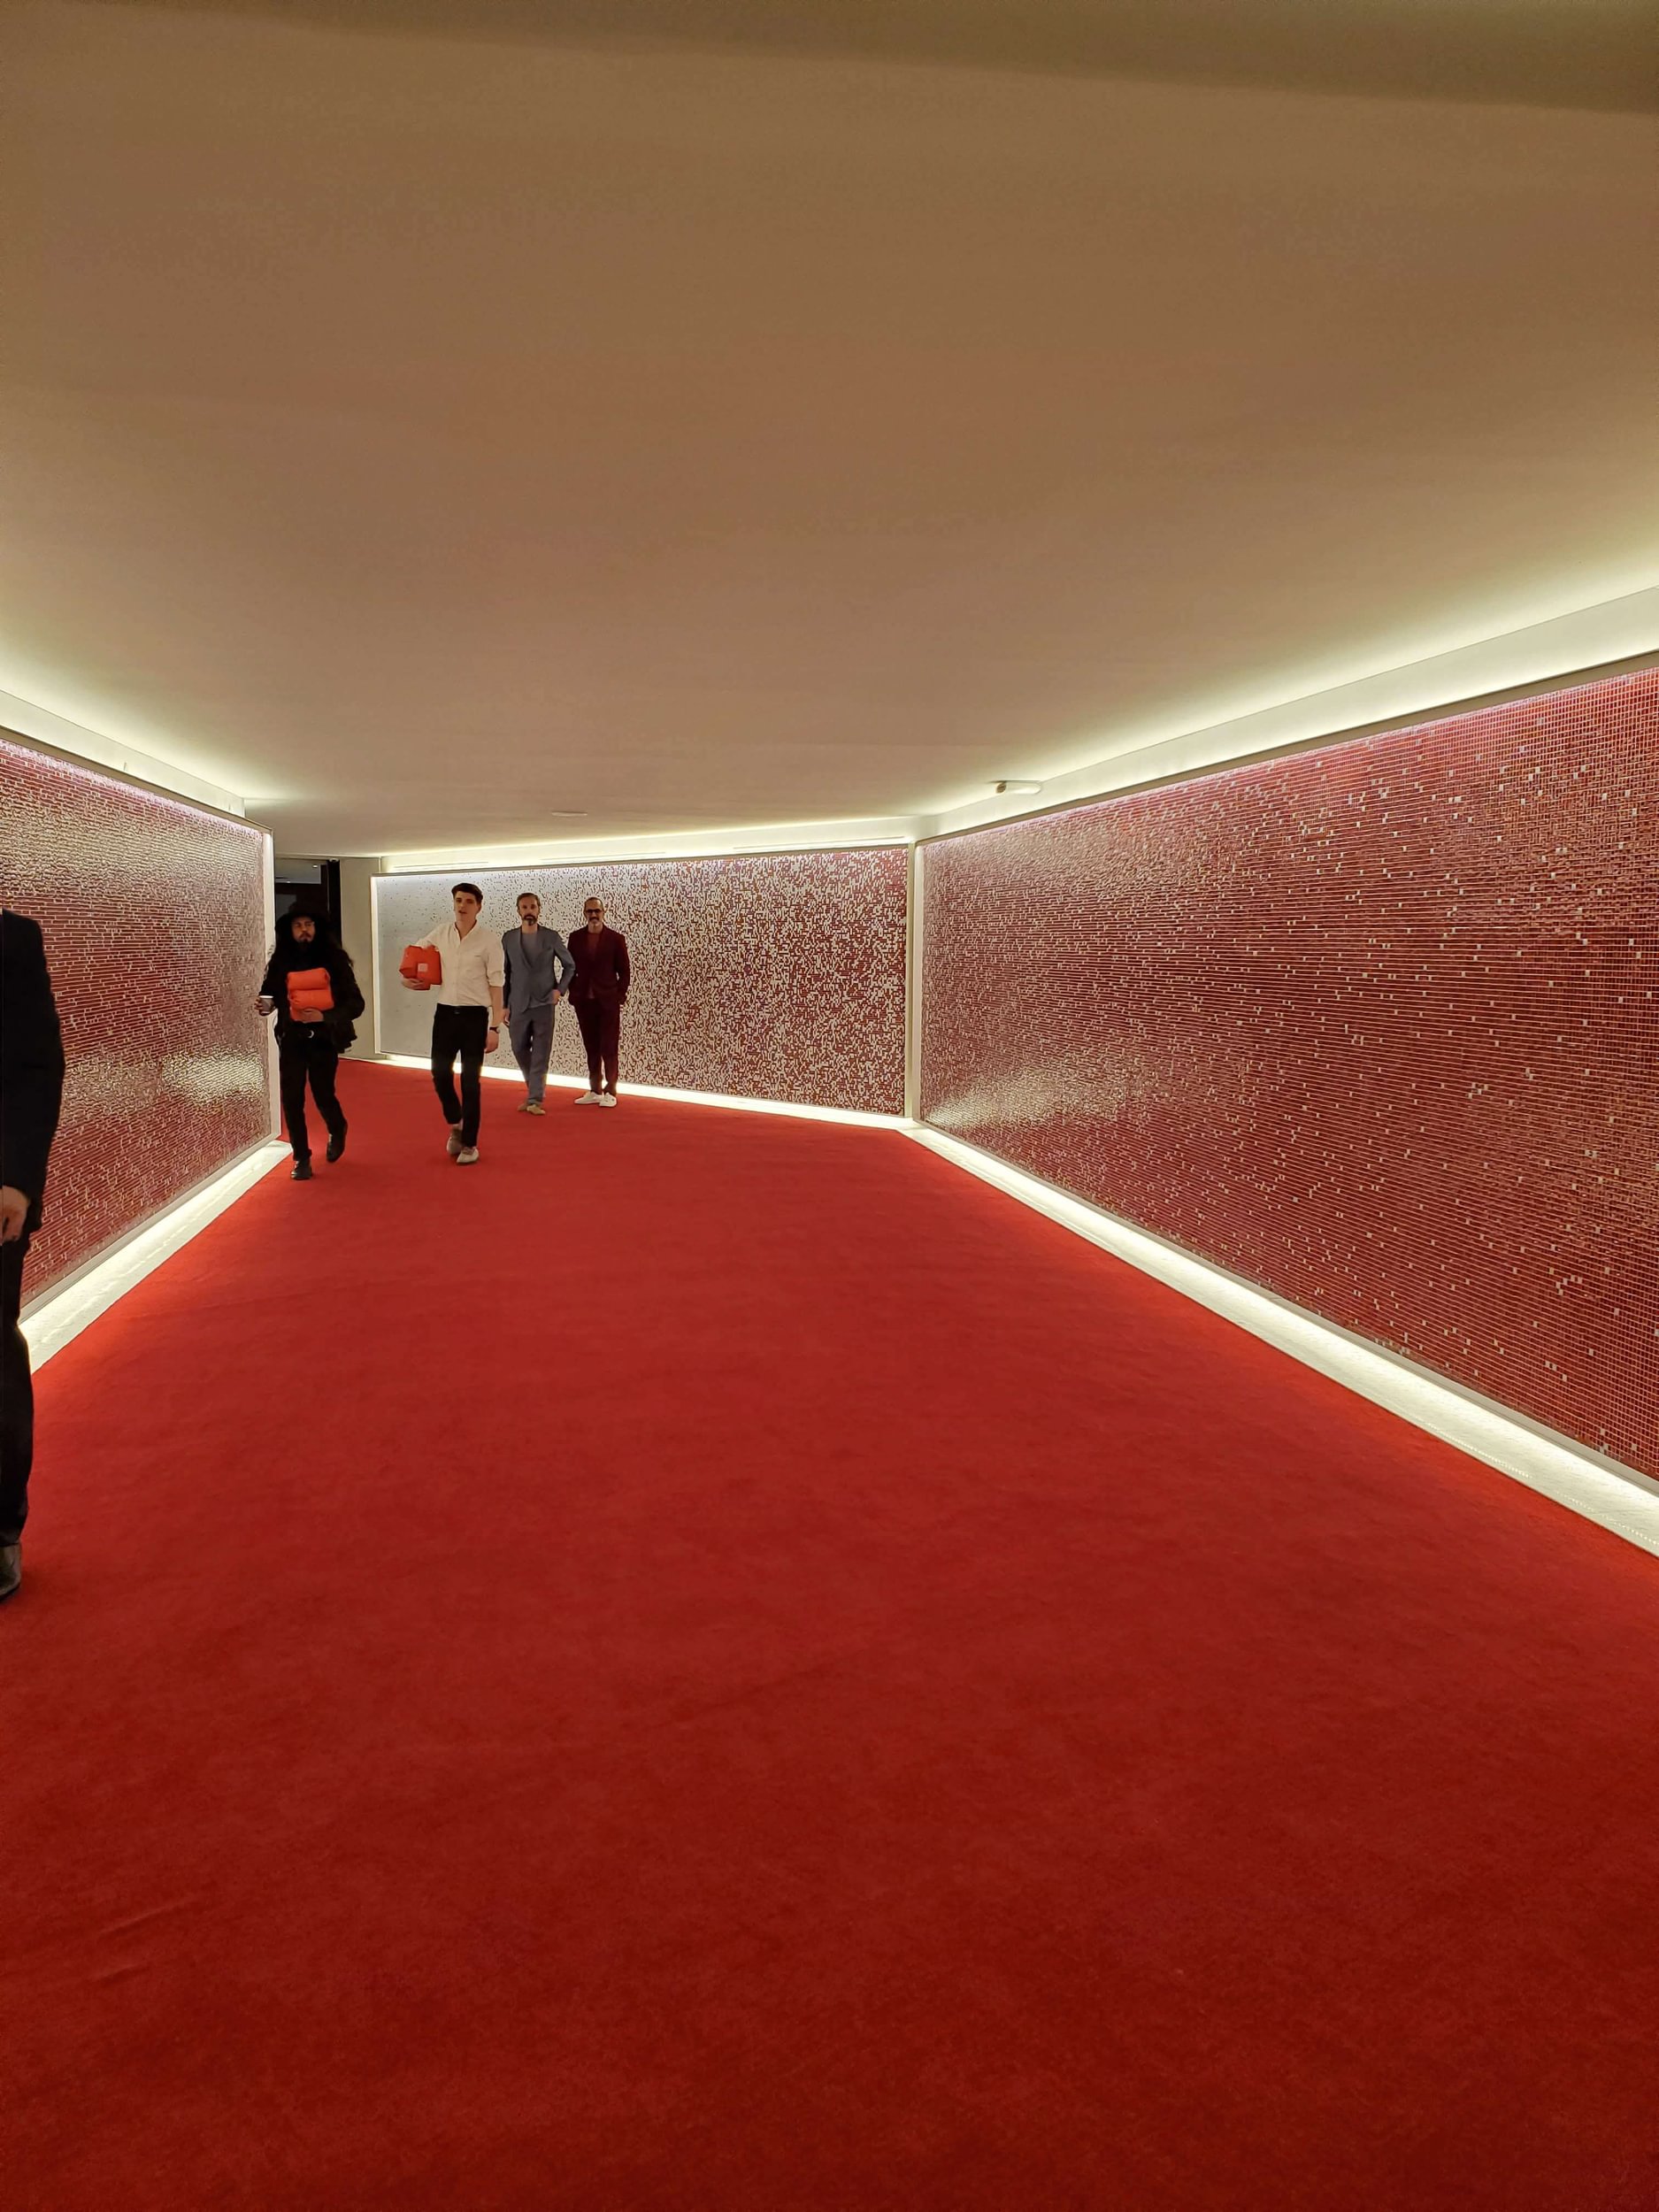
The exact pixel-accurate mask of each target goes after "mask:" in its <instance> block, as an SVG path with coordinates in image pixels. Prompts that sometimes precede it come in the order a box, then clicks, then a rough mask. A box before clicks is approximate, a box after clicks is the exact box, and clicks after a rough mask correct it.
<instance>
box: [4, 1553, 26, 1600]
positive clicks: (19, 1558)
mask: <svg viewBox="0 0 1659 2212" xmlns="http://www.w3.org/2000/svg"><path fill="white" fill-rule="evenodd" d="M22 1579H23V1547H22V1545H21V1544H0V1598H9V1597H10V1596H11V1595H12V1592H13V1591H14V1590H15V1589H16V1588H17V1586H18V1585H19V1583H20V1582H21V1581H22Z"/></svg>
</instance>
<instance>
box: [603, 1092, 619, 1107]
mask: <svg viewBox="0 0 1659 2212" xmlns="http://www.w3.org/2000/svg"><path fill="white" fill-rule="evenodd" d="M616 1102H617V1094H616V1093H615V1092H614V1091H601V1092H600V1094H599V1103H600V1104H601V1105H602V1106H614V1105H615V1104H616Z"/></svg>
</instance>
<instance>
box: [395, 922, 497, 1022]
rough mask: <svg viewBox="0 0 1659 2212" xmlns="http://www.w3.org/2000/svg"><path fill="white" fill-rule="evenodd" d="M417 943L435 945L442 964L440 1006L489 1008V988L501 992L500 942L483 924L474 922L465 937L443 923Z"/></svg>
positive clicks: (449, 923) (453, 927) (451, 926)
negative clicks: (491, 986)
mask: <svg viewBox="0 0 1659 2212" xmlns="http://www.w3.org/2000/svg"><path fill="white" fill-rule="evenodd" d="M417 942H418V943H420V944H423V945H431V946H433V947H434V949H436V951H437V953H438V954H439V956H440V957H441V958H442V962H443V980H442V983H440V984H437V985H436V986H435V987H434V990H435V995H436V997H437V1001H438V1003H439V1005H440V1006H488V1004H489V987H490V985H491V984H492V983H493V984H494V985H495V988H496V989H497V990H498V991H499V990H500V988H501V987H502V984H503V981H504V980H505V979H506V973H507V969H506V963H505V962H504V961H503V958H502V956H501V939H500V938H499V937H498V936H497V935H496V933H495V931H494V930H493V929H486V928H485V927H484V925H483V924H482V922H474V923H473V925H472V928H471V929H469V930H468V931H467V933H466V934H465V937H463V936H462V934H461V933H460V931H459V929H457V926H456V925H455V924H454V923H453V922H444V923H442V925H441V926H439V927H438V928H437V929H434V931H433V932H432V933H431V934H430V935H429V936H426V937H422V938H419V939H418V940H417Z"/></svg>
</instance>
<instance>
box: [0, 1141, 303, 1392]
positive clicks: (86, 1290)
mask: <svg viewBox="0 0 1659 2212" xmlns="http://www.w3.org/2000/svg"><path fill="white" fill-rule="evenodd" d="M286 1159H288V1147H287V1145H285V1144H276V1143H273V1144H262V1145H258V1146H256V1148H254V1150H253V1151H251V1152H249V1153H245V1154H244V1155H243V1156H242V1158H241V1159H240V1160H237V1161H235V1162H234V1163H233V1164H232V1165H231V1166H229V1167H227V1169H226V1170H225V1171H224V1172H223V1174H221V1175H216V1176H214V1177H213V1179H212V1180H211V1182H208V1183H204V1184H203V1185H201V1186H200V1187H198V1188H197V1189H196V1190H193V1191H191V1192H190V1193H189V1194H188V1195H187V1196H185V1197H183V1198H181V1199H180V1200H179V1201H178V1202H176V1203H175V1204H173V1205H172V1206H169V1207H167V1208H166V1209H165V1210H164V1211H163V1212H161V1213H159V1214H157V1216H156V1217H155V1218H154V1219H153V1220H151V1221H147V1222H145V1223H144V1225H142V1228H139V1229H135V1230H134V1232H133V1233H132V1235H131V1236H129V1237H125V1238H123V1239H122V1240H121V1242H120V1243H119V1244H118V1245H116V1246H114V1247H113V1248H111V1250H110V1251H108V1252H106V1253H104V1255H103V1256H101V1257H100V1258H98V1259H96V1260H95V1261H94V1262H93V1263H92V1264H91V1266H90V1267H88V1268H84V1269H82V1270H81V1272H80V1273H79V1274H76V1275H74V1276H72V1277H71V1279H69V1281H68V1282H66V1283H65V1284H64V1285H63V1286H61V1287H60V1288H57V1289H52V1290H49V1291H47V1292H46V1293H45V1294H44V1295H43V1296H42V1297H40V1298H38V1299H36V1300H35V1302H34V1303H33V1304H31V1305H30V1307H29V1308H28V1310H27V1312H26V1313H25V1314H24V1316H23V1334H24V1336H25V1337H26V1338H27V1341H28V1348H29V1364H30V1365H31V1366H32V1367H35V1368H40V1367H43V1366H44V1365H45V1363H46V1362H47V1361H48V1360H49V1359H50V1358H51V1356H52V1355H53V1353H55V1352H61V1351H62V1350H63V1348H64V1347H65V1344H68V1343H71V1342H73V1340H74V1339H75V1338H76V1337H78V1336H79V1335H80V1334H81V1331H82V1329H84V1328H86V1327H87V1326H88V1324H89V1323H91V1322H94V1321H96V1319H97V1318H98V1316H99V1315H100V1314H103V1313H107V1312H108V1311H109V1310H110V1308H111V1306H112V1305H113V1304H114V1303H115V1302H116V1300H117V1299H118V1298H124V1297H125V1296H126V1295H127V1292H128V1291H129V1290H131V1289H132V1288H133V1287H134V1285H136V1284H138V1283H142V1281H143V1279H144V1278H145V1276H146V1275H153V1274H154V1273H155V1271H156V1270H157V1268H158V1267H159V1266H160V1265H161V1264H162V1263H163V1261H164V1260H170V1259H171V1258H172V1257H173V1254H174V1253H175V1252H178V1251H181V1250H182V1249H183V1248H184V1247H185V1246H186V1245H187V1244H188V1243H189V1241H190V1240H191V1238H192V1237H196V1236H199V1235H200V1234H201V1233H202V1231H203V1230H204V1229H205V1228H206V1227H207V1225H208V1224H209V1223H210V1222H211V1221H217V1220H218V1219H219V1216H220V1214H222V1213H224V1212H225V1211H227V1209H228V1208H230V1207H232V1206H234V1204H235V1202H236V1201H237V1200H238V1199H239V1198H240V1197H242V1194H243V1193H244V1192H247V1191H250V1190H251V1189H252V1188H253V1187H254V1185H255V1184H256V1183H257V1182H259V1181H260V1180H261V1179H263V1178H264V1177H265V1176H266V1175H268V1174H269V1173H270V1172H271V1170H272V1169H273V1167H275V1166H276V1165H277V1164H278V1162H279V1161H282V1160H286Z"/></svg>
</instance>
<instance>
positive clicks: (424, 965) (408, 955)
mask: <svg viewBox="0 0 1659 2212" xmlns="http://www.w3.org/2000/svg"><path fill="white" fill-rule="evenodd" d="M397 972H398V974H399V975H401V976H402V977H403V980H404V981H405V982H406V983H412V984H414V985H415V987H416V988H417V989H418V990H422V991H429V990H431V988H432V987H433V985H434V983H442V980H443V961H442V958H441V956H440V955H439V952H438V948H437V947H436V945H405V946H404V947H403V958H402V959H401V960H400V961H399V962H398V964H397Z"/></svg>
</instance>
